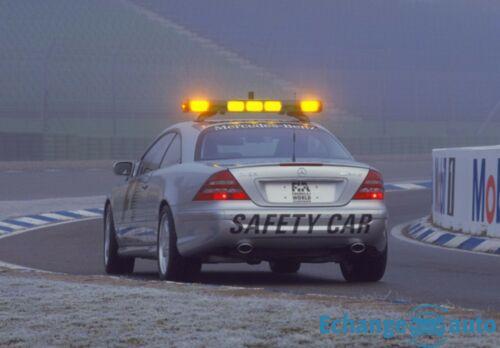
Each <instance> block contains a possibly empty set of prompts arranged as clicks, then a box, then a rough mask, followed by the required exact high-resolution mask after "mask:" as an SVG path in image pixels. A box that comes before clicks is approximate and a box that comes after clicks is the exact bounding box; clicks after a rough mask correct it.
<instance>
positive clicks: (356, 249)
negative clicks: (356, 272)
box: [351, 243, 366, 254]
mask: <svg viewBox="0 0 500 348" xmlns="http://www.w3.org/2000/svg"><path fill="white" fill-rule="evenodd" d="M365 250H366V246H365V245H364V244H363V243H353V244H351V251H352V252H353V253H354V254H361V253H362V252H364V251H365Z"/></svg>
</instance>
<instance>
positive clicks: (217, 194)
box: [194, 170, 250, 201]
mask: <svg viewBox="0 0 500 348" xmlns="http://www.w3.org/2000/svg"><path fill="white" fill-rule="evenodd" d="M248 199H250V198H249V197H248V195H247V194H246V192H245V190H243V188H242V187H241V185H240V183H239V182H238V181H237V180H236V178H235V177H234V176H233V174H231V172H230V171H229V170H223V171H221V172H218V173H215V174H213V175H212V176H211V177H210V178H208V180H207V181H206V182H205V183H204V184H203V186H202V187H201V189H200V190H199V191H198V193H197V194H196V196H195V197H194V200H195V201H229V200H233V201H234V200H248Z"/></svg>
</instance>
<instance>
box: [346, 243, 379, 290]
mask: <svg viewBox="0 0 500 348" xmlns="http://www.w3.org/2000/svg"><path fill="white" fill-rule="evenodd" d="M386 264H387V247H386V248H385V250H384V251H383V252H382V253H380V254H379V255H377V256H370V255H359V256H357V257H355V258H352V259H349V260H345V261H342V262H341V263H340V269H341V271H342V275H343V276H344V278H345V280H347V281H348V282H378V281H379V280H380V279H382V277H383V276H384V273H385V267H386Z"/></svg>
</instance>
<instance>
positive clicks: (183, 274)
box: [157, 206, 201, 280]
mask: <svg viewBox="0 0 500 348" xmlns="http://www.w3.org/2000/svg"><path fill="white" fill-rule="evenodd" d="M157 257H158V275H159V278H160V279H161V280H189V279H192V278H194V277H195V276H196V275H198V273H199V272H200V270H201V262H199V261H198V260H193V259H188V258H185V257H183V256H182V255H181V254H180V253H179V250H178V249H177V234H176V232H175V226H174V222H173V218H172V213H171V212H170V209H169V208H168V207H167V206H165V207H163V208H162V210H161V213H160V223H159V226H158V242H157Z"/></svg>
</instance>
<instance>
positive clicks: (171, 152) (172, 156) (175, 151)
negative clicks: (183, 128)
mask: <svg viewBox="0 0 500 348" xmlns="http://www.w3.org/2000/svg"><path fill="white" fill-rule="evenodd" d="M177 163H181V137H180V136H179V135H178V134H177V135H176V136H175V138H174V140H173V141H172V143H171V144H170V146H169V148H168V150H167V153H166V154H165V157H164V158H163V161H162V162H161V167H162V168H165V167H168V166H171V165H173V164H177Z"/></svg>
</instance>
